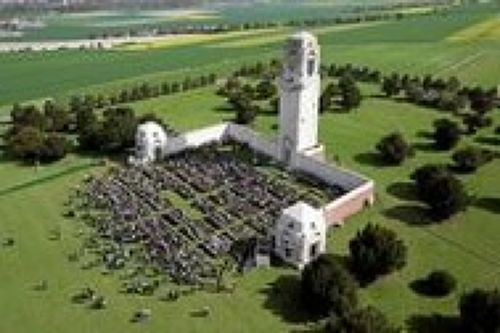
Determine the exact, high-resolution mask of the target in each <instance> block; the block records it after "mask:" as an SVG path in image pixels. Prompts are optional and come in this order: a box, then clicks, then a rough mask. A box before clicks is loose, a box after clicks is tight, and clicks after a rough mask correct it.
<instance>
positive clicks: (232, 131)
mask: <svg viewBox="0 0 500 333" xmlns="http://www.w3.org/2000/svg"><path fill="white" fill-rule="evenodd" d="M226 135H227V136H228V137H230V138H231V139H233V140H235V141H238V142H241V143H246V144H248V146H249V147H250V148H252V149H253V150H255V151H257V152H259V153H261V154H264V155H266V156H269V157H271V158H273V159H277V160H278V159H279V155H278V154H279V151H278V144H277V143H276V142H275V141H271V140H268V139H267V138H265V137H263V136H261V135H260V134H258V133H256V132H255V131H253V130H252V129H250V128H248V127H246V126H241V125H237V124H229V126H228V129H227V131H226Z"/></svg>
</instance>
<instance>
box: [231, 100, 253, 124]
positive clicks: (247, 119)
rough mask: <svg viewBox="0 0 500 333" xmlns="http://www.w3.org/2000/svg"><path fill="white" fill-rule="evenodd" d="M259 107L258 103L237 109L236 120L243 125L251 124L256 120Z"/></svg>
mask: <svg viewBox="0 0 500 333" xmlns="http://www.w3.org/2000/svg"><path fill="white" fill-rule="evenodd" d="M258 112H259V107H258V106H257V105H253V104H248V105H246V106H244V107H242V108H239V109H237V110H236V118H235V122H236V123H237V124H241V125H249V124H252V123H253V122H254V121H255V118H256V117H257V113H258Z"/></svg>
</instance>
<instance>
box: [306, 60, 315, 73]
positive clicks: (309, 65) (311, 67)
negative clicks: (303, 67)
mask: <svg viewBox="0 0 500 333" xmlns="http://www.w3.org/2000/svg"><path fill="white" fill-rule="evenodd" d="M314 67H316V66H315V62H314V59H309V60H308V61H307V74H308V75H309V76H312V75H313V74H314Z"/></svg>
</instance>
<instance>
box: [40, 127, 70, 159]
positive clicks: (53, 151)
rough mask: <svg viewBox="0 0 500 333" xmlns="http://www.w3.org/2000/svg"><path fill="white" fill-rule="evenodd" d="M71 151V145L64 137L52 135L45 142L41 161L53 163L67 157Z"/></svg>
mask: <svg viewBox="0 0 500 333" xmlns="http://www.w3.org/2000/svg"><path fill="white" fill-rule="evenodd" d="M69 149H70V143H69V141H68V139H66V137H65V136H64V135H61V134H57V133H51V134H48V135H47V136H46V137H45V139H44V141H43V148H42V151H41V157H40V158H41V160H42V161H44V162H53V161H57V160H60V159H62V158H63V157H65V156H66V154H67V153H68V151H69Z"/></svg>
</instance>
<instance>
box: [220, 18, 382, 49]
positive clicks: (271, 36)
mask: <svg viewBox="0 0 500 333" xmlns="http://www.w3.org/2000/svg"><path fill="white" fill-rule="evenodd" d="M379 24H384V23H383V22H366V23H357V24H344V25H334V26H329V27H322V28H316V29H311V32H313V33H314V34H316V35H322V34H327V33H331V32H337V31H346V30H354V29H359V28H363V27H368V26H374V25H379ZM293 31H294V29H290V28H283V29H280V30H276V31H275V33H269V32H265V33H264V32H262V33H260V34H259V35H258V36H255V37H251V38H245V39H239V40H230V41H224V42H221V43H218V44H211V45H210V47H218V48H238V47H256V46H263V45H266V44H271V43H275V42H279V41H282V40H284V39H286V38H287V37H288V36H289V35H290V33H291V32H293Z"/></svg>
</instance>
